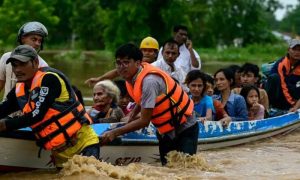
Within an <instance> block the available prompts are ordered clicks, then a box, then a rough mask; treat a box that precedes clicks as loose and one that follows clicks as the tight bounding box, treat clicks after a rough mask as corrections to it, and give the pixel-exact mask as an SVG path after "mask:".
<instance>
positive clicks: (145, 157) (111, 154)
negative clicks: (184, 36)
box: [0, 112, 300, 171]
mask: <svg viewBox="0 0 300 180" xmlns="http://www.w3.org/2000/svg"><path fill="white" fill-rule="evenodd" d="M198 124H199V129H200V130H199V139H198V150H207V149H214V148H222V147H228V146H234V145H239V144H244V143H248V142H252V141H257V140H260V139H264V138H268V137H272V136H275V135H278V134H282V133H288V132H291V131H293V130H295V129H297V128H299V127H300V114H299V112H297V113H290V114H287V115H283V116H279V117H275V118H269V119H265V120H257V121H244V122H231V123H230V125H229V126H228V127H226V128H224V127H223V126H222V125H221V124H220V123H219V122H215V121H207V122H205V123H204V124H202V123H198ZM122 125H123V124H95V125H93V128H94V130H95V131H96V133H97V134H98V135H99V136H101V134H102V133H103V132H105V131H108V130H110V129H113V128H116V127H118V126H122ZM155 132H156V130H155V128H154V127H153V126H152V125H150V126H149V127H147V128H144V129H141V130H138V131H135V132H132V133H128V134H125V135H124V136H122V137H120V138H117V139H116V140H115V141H113V142H112V143H111V144H109V145H105V146H102V147H101V150H100V156H101V159H102V160H104V161H106V162H110V163H112V164H117V165H126V164H129V163H132V162H147V163H157V162H159V152H158V146H157V143H158V141H157V139H156V136H155ZM12 134H13V135H12ZM0 143H1V147H0V153H1V157H0V171H7V170H27V169H36V168H46V169H49V168H54V165H53V164H51V163H49V162H50V160H51V157H50V152H49V151H42V153H41V157H40V158H39V157H38V152H39V148H38V147H37V146H36V145H35V142H34V140H33V137H32V134H31V131H30V129H28V128H25V129H22V130H19V131H16V132H14V133H9V134H2V135H0Z"/></svg>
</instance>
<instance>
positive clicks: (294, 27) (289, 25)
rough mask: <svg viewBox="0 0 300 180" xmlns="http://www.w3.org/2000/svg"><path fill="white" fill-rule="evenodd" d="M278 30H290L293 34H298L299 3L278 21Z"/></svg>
mask: <svg viewBox="0 0 300 180" xmlns="http://www.w3.org/2000/svg"><path fill="white" fill-rule="evenodd" d="M280 30H281V31H285V32H292V33H293V35H299V34H300V4H298V5H297V6H296V8H295V9H291V10H289V11H288V12H287V15H286V16H285V17H284V18H283V19H282V20H281V22H280Z"/></svg>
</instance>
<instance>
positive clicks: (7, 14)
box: [0, 0, 59, 45]
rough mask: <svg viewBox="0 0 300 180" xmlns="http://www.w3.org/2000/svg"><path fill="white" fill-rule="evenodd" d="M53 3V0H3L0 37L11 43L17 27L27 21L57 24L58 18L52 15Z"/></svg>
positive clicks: (14, 37)
mask: <svg viewBox="0 0 300 180" xmlns="http://www.w3.org/2000/svg"><path fill="white" fill-rule="evenodd" d="M54 3H55V0H47V1H42V0H23V1H19V0H4V1H3V4H2V6H1V7H0V27H1V28H0V39H1V40H2V41H3V43H5V44H11V45H13V44H14V42H16V37H17V32H18V30H19V28H20V27H21V26H22V25H23V24H24V23H26V22H28V21H40V22H42V23H43V24H44V25H45V26H46V27H52V26H53V25H55V24H57V23H58V22H59V18H58V17H57V16H55V15H53V11H54V7H53V4H54ZM50 35H51V32H50Z"/></svg>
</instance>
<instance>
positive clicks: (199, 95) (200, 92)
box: [185, 70, 215, 121]
mask: <svg viewBox="0 0 300 180" xmlns="http://www.w3.org/2000/svg"><path fill="white" fill-rule="evenodd" d="M185 83H186V84H187V86H188V88H189V89H190V94H191V95H190V98H191V99H192V100H193V101H194V112H195V114H196V117H198V118H199V119H200V120H201V121H204V120H213V119H214V118H213V116H214V114H215V108H214V105H213V99H212V97H210V96H208V95H206V94H205V92H206V74H204V73H203V72H201V71H200V70H192V71H190V72H189V73H188V74H187V76H186V79H185Z"/></svg>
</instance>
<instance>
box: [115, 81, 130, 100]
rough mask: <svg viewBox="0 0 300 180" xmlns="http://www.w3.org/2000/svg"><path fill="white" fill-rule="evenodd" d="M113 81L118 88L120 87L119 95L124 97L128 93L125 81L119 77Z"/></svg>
mask: <svg viewBox="0 0 300 180" xmlns="http://www.w3.org/2000/svg"><path fill="white" fill-rule="evenodd" d="M114 83H115V84H116V85H117V86H118V88H119V89H120V96H121V97H124V96H126V95H128V91H127V88H126V83H125V81H124V80H122V79H120V80H115V81H114Z"/></svg>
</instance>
